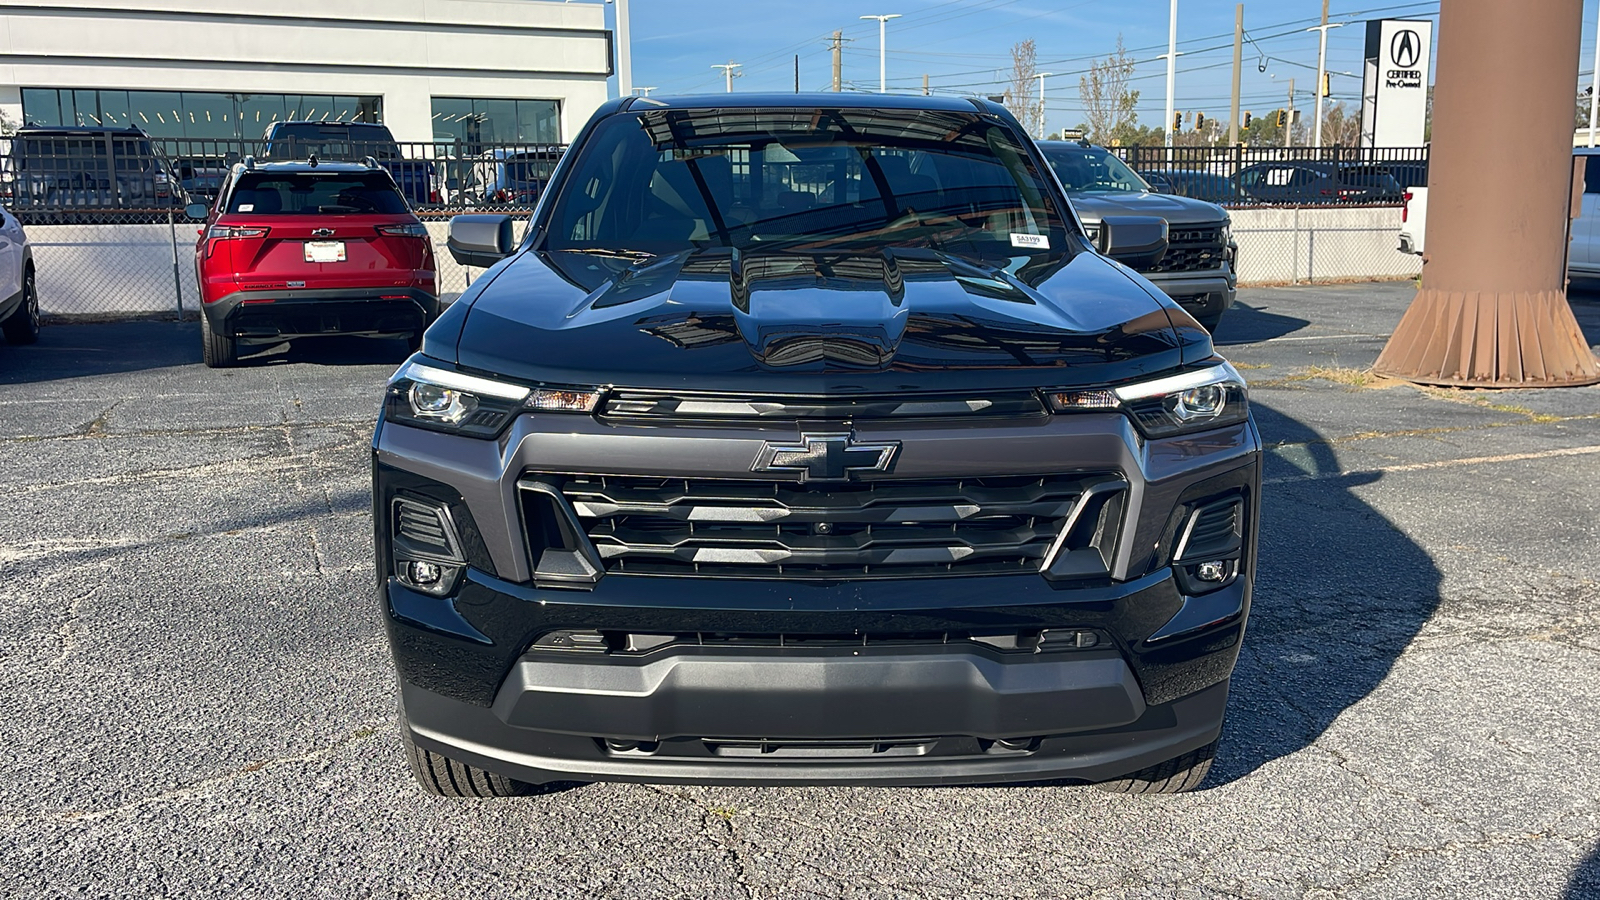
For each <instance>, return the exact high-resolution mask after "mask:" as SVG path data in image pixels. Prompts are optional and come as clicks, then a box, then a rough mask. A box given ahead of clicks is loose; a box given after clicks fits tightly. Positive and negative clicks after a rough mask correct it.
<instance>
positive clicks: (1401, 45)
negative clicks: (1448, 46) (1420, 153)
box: [1361, 19, 1433, 147]
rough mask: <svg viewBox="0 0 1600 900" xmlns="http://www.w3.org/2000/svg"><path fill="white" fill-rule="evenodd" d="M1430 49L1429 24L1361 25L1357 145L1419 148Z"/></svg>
mask: <svg viewBox="0 0 1600 900" xmlns="http://www.w3.org/2000/svg"><path fill="white" fill-rule="evenodd" d="M1432 49H1433V23H1432V22H1429V21H1426V20H1422V21H1413V20H1410V19H1379V20H1374V21H1370V22H1368V23H1367V52H1366V58H1367V64H1366V70H1365V73H1364V76H1363V78H1362V83H1361V146H1363V147H1417V146H1420V145H1421V144H1422V142H1423V134H1424V131H1425V129H1426V127H1427V123H1428V65H1429V62H1430V58H1431V57H1432Z"/></svg>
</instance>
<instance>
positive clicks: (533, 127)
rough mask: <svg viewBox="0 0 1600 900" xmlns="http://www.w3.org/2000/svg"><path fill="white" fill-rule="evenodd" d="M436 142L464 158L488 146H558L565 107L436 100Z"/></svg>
mask: <svg viewBox="0 0 1600 900" xmlns="http://www.w3.org/2000/svg"><path fill="white" fill-rule="evenodd" d="M433 139H434V141H436V142H439V143H447V144H453V145H455V147H456V148H458V152H459V153H460V155H462V156H473V155H475V154H477V153H480V152H482V147H483V145H484V144H554V143H558V142H560V140H561V104H560V103H559V102H557V101H555V100H478V99H472V98H468V97H435V98H433Z"/></svg>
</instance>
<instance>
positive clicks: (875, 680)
mask: <svg viewBox="0 0 1600 900" xmlns="http://www.w3.org/2000/svg"><path fill="white" fill-rule="evenodd" d="M945 581H946V582H953V583H940V584H934V583H931V582H928V581H921V580H919V581H912V580H907V581H888V582H876V583H872V584H870V585H862V584H859V583H857V584H835V585H820V584H819V585H800V584H795V583H764V582H740V581H716V580H699V579H682V578H651V577H643V576H613V577H608V578H605V579H603V580H602V581H601V583H600V584H599V585H597V587H596V589H595V591H593V592H573V591H552V590H545V591H541V590H537V589H533V588H527V587H523V586H520V585H513V584H508V583H505V582H500V581H498V579H494V578H492V577H490V576H486V575H484V574H482V573H478V572H473V573H471V574H470V575H469V578H468V580H467V582H466V583H465V584H464V585H463V586H462V588H461V589H460V591H459V592H458V594H457V596H456V598H454V599H438V598H432V597H428V596H426V595H423V594H420V593H418V592H415V591H412V590H410V589H408V588H406V587H404V586H402V585H400V584H398V583H397V582H395V581H393V580H391V581H389V582H388V583H387V584H386V585H385V586H384V587H383V589H382V593H383V595H384V598H385V600H386V602H385V604H384V605H385V607H386V610H387V612H388V615H387V616H386V619H387V621H388V625H389V636H390V640H391V643H392V645H393V648H394V652H395V659H396V663H397V665H398V666H399V672H400V680H401V704H402V708H403V713H404V719H405V721H406V723H407V727H408V728H409V729H410V732H411V735H412V737H413V739H414V740H415V741H416V742H417V743H418V744H420V745H421V746H424V747H427V748H428V749H431V750H434V751H436V752H439V753H442V754H444V755H446V756H449V757H451V758H455V759H460V760H462V761H465V762H469V763H472V764H474V765H478V766H479V767H481V768H485V769H488V770H490V771H495V772H499V773H502V774H505V775H507V776H509V777H514V778H517V779H519V780H523V781H530V782H546V781H554V780H567V779H580V780H641V781H655V782H671V781H684V782H700V783H728V784H732V783H815V782H836V783H837V782H871V783H878V784H901V783H905V784H909V783H962V782H964V783H982V782H995V781H1001V782H1003V781H1017V780H1032V779H1042V778H1080V779H1085V780H1099V779H1105V778H1111V777H1116V776H1118V775H1122V774H1126V773H1127V772H1130V771H1134V770H1137V769H1140V768H1143V767H1144V766H1147V765H1152V764H1155V763H1158V762H1161V761H1163V760H1166V759H1170V758H1172V757H1175V756H1178V755H1181V754H1182V753H1185V752H1187V751H1189V750H1192V749H1195V748H1196V747H1200V746H1203V745H1205V744H1207V743H1209V742H1211V741H1212V740H1214V739H1215V738H1216V736H1217V734H1218V732H1219V730H1220V728H1221V724H1222V716H1223V711H1224V707H1225V705H1226V695H1227V681H1228V676H1229V673H1230V671H1231V670H1232V667H1233V664H1234V662H1235V660H1236V658H1237V655H1238V648H1239V642H1240V639H1241V638H1242V635H1243V631H1244V627H1245V616H1246V612H1247V609H1248V603H1249V591H1250V586H1249V580H1248V579H1247V578H1240V579H1238V580H1236V581H1235V582H1234V583H1233V584H1231V585H1230V586H1229V587H1227V588H1224V589H1223V590H1221V591H1217V592H1215V593H1213V594H1208V595H1205V596H1204V597H1201V598H1185V597H1183V596H1181V595H1180V594H1179V593H1178V592H1177V590H1176V587H1175V585H1174V583H1173V580H1172V579H1171V577H1170V576H1168V575H1166V574H1165V573H1158V574H1156V575H1153V576H1149V577H1146V578H1143V579H1139V580H1137V581H1135V582H1131V583H1128V584H1124V585H1115V586H1109V587H1102V588H1095V589H1078V590H1062V589H1056V588H1052V587H1049V586H1047V585H1045V584H1044V582H1043V581H1042V580H1041V579H1039V578H1037V577H1029V576H1005V577H1002V578H957V579H947V580H945ZM955 583H959V584H955ZM1001 604H1003V605H1001ZM512 623H517V624H514V625H513V624H512ZM561 626H565V627H574V626H578V627H587V628H598V629H603V630H612V629H616V630H631V631H645V632H672V631H682V630H683V629H685V628H689V629H694V628H716V629H719V632H718V633H719V634H746V633H753V632H757V631H760V632H767V633H772V632H787V633H788V634H789V635H790V636H791V637H792V636H798V635H816V634H840V633H847V632H843V630H844V629H847V628H849V627H852V626H853V627H855V628H856V629H857V630H858V631H859V632H860V633H861V634H862V641H861V643H859V644H853V645H852V644H850V643H848V642H845V641H833V642H815V643H809V644H808V643H807V642H805V641H803V640H800V641H791V646H785V647H775V646H771V642H770V641H769V642H767V643H768V645H767V646H759V647H753V646H740V645H739V642H737V641H735V642H730V643H723V644H717V643H715V642H706V643H695V642H690V643H687V644H679V645H676V646H673V647H668V648H664V649H660V650H656V651H653V652H645V653H615V652H604V651H599V652H597V651H574V650H567V649H547V648H543V647H538V646H534V647H527V648H526V649H524V650H522V652H519V653H513V654H512V656H511V658H510V665H509V667H507V668H506V669H504V670H503V675H500V674H499V672H500V670H501V664H502V661H503V660H504V659H505V656H503V654H504V651H505V648H506V647H507V646H508V645H510V646H515V645H514V644H510V642H509V641H505V640H497V638H502V636H504V637H509V636H510V635H513V634H515V635H518V636H521V635H523V634H525V633H527V632H526V631H525V630H526V629H530V628H531V631H532V632H533V633H548V632H549V631H550V630H551V629H552V628H555V627H561ZM1041 628H1046V629H1048V628H1056V629H1070V630H1072V631H1076V632H1085V633H1093V634H1096V635H1098V636H1099V638H1098V640H1097V641H1096V642H1095V643H1094V644H1093V645H1092V646H1088V647H1077V646H1072V647H1065V648H1062V649H1040V650H1039V651H1038V652H1030V651H1026V650H1001V649H996V648H994V647H992V646H990V645H988V644H984V643H979V642H977V641H973V640H971V639H968V638H963V637H960V636H958V635H960V634H970V633H979V632H982V633H1001V632H1007V631H1009V632H1012V633H1015V632H1016V631H1017V630H1019V629H1020V630H1023V631H1029V630H1038V629H1041ZM724 630H725V631H724ZM941 631H943V633H944V634H945V635H946V636H947V637H946V639H945V640H944V641H942V642H941V641H940V640H938V639H927V638H924V639H922V640H908V641H904V642H895V641H889V642H880V641H876V640H872V639H871V638H870V637H869V636H870V635H874V634H876V635H884V634H891V635H893V634H908V633H916V634H920V635H928V634H929V633H930V632H935V633H936V632H941ZM1130 639H1131V640H1130ZM486 687H489V688H490V690H487V691H485V690H484V688H486Z"/></svg>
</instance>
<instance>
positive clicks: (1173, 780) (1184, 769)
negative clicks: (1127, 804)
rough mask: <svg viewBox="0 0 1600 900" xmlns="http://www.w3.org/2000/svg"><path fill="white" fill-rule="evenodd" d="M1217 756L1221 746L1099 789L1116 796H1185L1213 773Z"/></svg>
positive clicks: (1194, 752) (1211, 746)
mask: <svg viewBox="0 0 1600 900" xmlns="http://www.w3.org/2000/svg"><path fill="white" fill-rule="evenodd" d="M1216 755H1217V742H1216V741H1212V742H1211V743H1209V744H1207V745H1205V746H1204V747H1201V748H1200V749H1198V750H1190V751H1189V752H1188V753H1185V754H1184V755H1182V756H1180V757H1178V758H1176V759H1169V760H1167V761H1166V762H1164V763H1161V764H1160V765H1155V766H1151V767H1150V768H1148V769H1140V770H1139V771H1137V772H1134V773H1133V774H1132V775H1128V776H1126V777H1123V778H1118V779H1116V780H1114V781H1103V782H1101V783H1099V784H1097V785H1095V787H1097V788H1099V789H1100V790H1102V791H1108V792H1110V793H1113V794H1182V793H1186V792H1188V791H1192V790H1194V789H1195V788H1197V787H1199V786H1200V783H1201V782H1202V781H1205V780H1206V773H1207V772H1209V771H1211V760H1212V759H1214V758H1215V757H1216Z"/></svg>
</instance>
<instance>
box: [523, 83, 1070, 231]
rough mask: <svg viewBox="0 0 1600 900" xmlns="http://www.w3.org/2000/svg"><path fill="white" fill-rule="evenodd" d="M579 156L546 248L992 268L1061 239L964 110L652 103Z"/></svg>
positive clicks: (1050, 213) (1038, 183)
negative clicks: (847, 253)
mask: <svg viewBox="0 0 1600 900" xmlns="http://www.w3.org/2000/svg"><path fill="white" fill-rule="evenodd" d="M580 152H581V153H582V156H581V158H580V159H578V160H576V161H575V162H576V166H575V168H574V169H573V170H572V172H571V173H570V175H569V177H568V178H567V179H566V181H565V182H564V187H563V188H562V189H561V194H560V196H559V197H558V198H557V199H556V203H555V206H554V208H553V209H552V211H551V214H550V220H549V226H548V229H547V238H546V239H545V243H544V245H543V246H544V249H548V250H576V251H583V250H601V251H606V250H610V251H616V250H629V251H635V252H644V253H656V254H660V253H677V252H681V251H684V250H690V249H697V248H706V247H737V248H741V249H747V250H757V249H778V248H784V249H795V250H820V251H828V250H860V249H868V248H873V247H892V246H904V247H931V248H933V249H935V250H941V251H946V252H949V253H952V254H956V255H968V256H980V257H984V258H990V259H993V258H996V257H1002V258H1006V257H1018V256H1024V255H1037V254H1054V255H1060V254H1061V253H1063V252H1065V251H1066V246H1067V241H1066V236H1067V233H1068V232H1067V229H1068V228H1069V227H1070V226H1069V225H1068V224H1067V223H1066V219H1065V217H1064V216H1063V214H1062V211H1061V210H1060V209H1059V208H1058V206H1057V204H1056V202H1055V201H1054V200H1053V199H1052V198H1051V195H1050V193H1049V192H1048V190H1047V189H1046V187H1045V180H1044V179H1043V178H1041V173H1040V171H1039V170H1038V168H1037V167H1036V166H1035V164H1034V162H1033V160H1032V158H1031V157H1030V156H1029V155H1028V153H1027V152H1026V150H1024V149H1023V147H1022V145H1021V144H1020V143H1019V142H1018V140H1017V138H1016V136H1015V135H1014V134H1013V133H1012V131H1011V129H1010V128H1009V127H1007V126H1006V125H1005V124H1004V123H1002V122H1000V121H998V120H996V119H994V118H992V117H989V116H981V115H978V114H976V113H967V114H964V113H959V112H942V111H928V110H859V109H855V110H853V109H829V108H816V109H792V108H785V109H690V110H662V109H657V110H649V111H646V112H642V113H638V114H632V115H618V116H613V117H611V118H609V119H607V120H605V121H604V122H602V123H601V124H600V125H599V126H598V127H597V128H596V130H595V132H594V134H593V135H592V136H591V137H590V138H589V140H588V141H587V142H586V143H585V145H584V147H583V149H582V150H581V151H580ZM1018 248H1025V249H1018Z"/></svg>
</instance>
